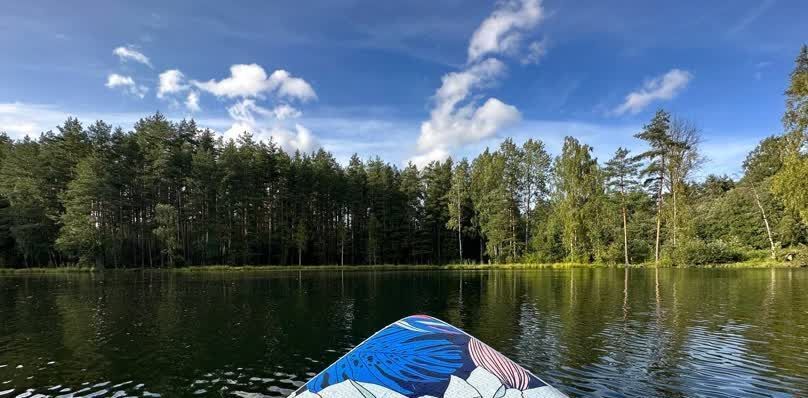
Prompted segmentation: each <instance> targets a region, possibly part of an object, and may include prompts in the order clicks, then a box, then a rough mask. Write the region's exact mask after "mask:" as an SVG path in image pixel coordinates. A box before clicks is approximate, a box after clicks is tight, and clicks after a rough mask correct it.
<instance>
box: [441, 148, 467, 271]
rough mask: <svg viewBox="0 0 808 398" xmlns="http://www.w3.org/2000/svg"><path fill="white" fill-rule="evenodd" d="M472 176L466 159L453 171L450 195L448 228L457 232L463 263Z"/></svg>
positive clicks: (460, 256)
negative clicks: (464, 235) (464, 234)
mask: <svg viewBox="0 0 808 398" xmlns="http://www.w3.org/2000/svg"><path fill="white" fill-rule="evenodd" d="M470 188H471V175H470V170H469V162H468V160H466V159H463V160H461V161H460V162H458V163H457V165H456V166H455V168H454V170H453V171H452V183H451V189H450V190H449V193H448V202H449V203H448V205H449V221H448V222H447V223H446V227H447V228H449V229H451V230H452V231H456V232H457V245H458V257H459V258H460V262H461V263H462V262H463V233H464V230H465V229H466V228H467V227H466V223H468V219H469V217H468V213H469V212H468V208H469V206H470V204H471V195H470V192H469V190H470Z"/></svg>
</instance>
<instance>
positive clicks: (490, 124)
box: [418, 58, 520, 153]
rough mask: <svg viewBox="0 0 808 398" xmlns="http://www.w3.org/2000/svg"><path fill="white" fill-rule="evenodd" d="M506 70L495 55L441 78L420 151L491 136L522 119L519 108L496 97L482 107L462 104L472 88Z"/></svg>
mask: <svg viewBox="0 0 808 398" xmlns="http://www.w3.org/2000/svg"><path fill="white" fill-rule="evenodd" d="M504 71H505V65H504V64H503V63H502V62H500V61H498V60H496V59H493V58H489V59H486V60H485V61H483V62H481V63H479V64H476V65H473V66H471V67H470V68H468V69H466V70H464V71H461V72H452V73H449V74H447V75H445V76H444V77H443V79H442V81H443V84H442V85H441V87H440V88H439V89H438V91H437V92H436V93H435V108H434V109H433V110H432V112H431V115H430V116H431V117H430V119H429V120H428V121H426V122H424V123H423V124H421V135H420V136H419V137H418V150H419V151H421V152H430V151H435V150H436V149H437V148H442V149H443V150H444V151H445V150H446V148H447V147H453V146H459V145H463V144H466V143H470V142H474V141H478V140H480V139H483V138H487V137H490V136H491V135H493V134H494V133H496V131H497V130H499V129H500V128H501V127H503V126H505V125H507V124H510V123H512V122H515V121H517V120H519V117H520V116H519V111H518V110H517V109H516V108H515V107H513V106H511V105H507V104H505V103H503V102H502V101H500V100H498V99H496V98H489V99H488V100H487V101H485V103H484V104H483V105H482V106H479V107H478V106H476V104H475V103H473V102H472V103H468V104H465V105H463V104H462V103H463V101H464V100H466V99H467V98H468V97H469V96H470V95H471V93H472V90H474V89H477V88H481V87H486V86H488V85H490V84H492V83H493V82H494V81H495V80H496V79H497V78H499V77H500V76H501V75H502V74H503V73H504ZM435 153H438V152H435Z"/></svg>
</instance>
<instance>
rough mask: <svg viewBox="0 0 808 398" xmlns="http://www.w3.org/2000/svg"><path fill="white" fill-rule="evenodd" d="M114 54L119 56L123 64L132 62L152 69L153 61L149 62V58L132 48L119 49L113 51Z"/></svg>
mask: <svg viewBox="0 0 808 398" xmlns="http://www.w3.org/2000/svg"><path fill="white" fill-rule="evenodd" d="M112 53H113V54H115V55H117V56H118V58H120V60H121V62H126V61H127V60H132V61H135V62H138V63H141V64H143V65H146V66H148V67H150V68H151V67H152V64H151V61H150V60H149V57H147V56H146V55H145V54H143V53H142V52H140V51H138V50H136V49H134V48H132V47H131V46H127V47H123V46H121V47H118V48H116V49H114V50H112Z"/></svg>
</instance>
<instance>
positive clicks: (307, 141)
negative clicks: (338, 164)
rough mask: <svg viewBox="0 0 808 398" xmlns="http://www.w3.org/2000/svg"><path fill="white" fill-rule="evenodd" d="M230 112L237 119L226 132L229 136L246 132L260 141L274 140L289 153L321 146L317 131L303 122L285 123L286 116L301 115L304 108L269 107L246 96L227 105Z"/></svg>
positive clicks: (236, 135) (233, 136)
mask: <svg viewBox="0 0 808 398" xmlns="http://www.w3.org/2000/svg"><path fill="white" fill-rule="evenodd" d="M227 113H228V114H229V115H230V117H231V118H232V119H233V125H232V126H231V127H230V128H229V129H227V131H225V133H224V134H225V137H228V138H236V137H238V136H239V134H241V133H243V132H245V131H246V132H249V133H252V134H253V135H254V136H255V137H256V138H257V139H259V140H264V141H268V140H270V139H271V140H272V141H273V142H275V143H276V144H278V145H279V146H280V147H281V148H283V149H284V150H285V151H287V152H294V151H296V150H299V151H301V152H311V151H312V150H314V149H317V148H318V147H319V146H320V144H319V142H318V140H317V138H316V137H315V136H314V134H312V132H311V131H310V130H309V129H307V128H306V127H304V126H303V125H301V124H299V123H295V124H294V125H293V126H287V125H284V124H283V123H281V121H283V120H284V119H287V118H291V117H298V116H300V111H298V110H297V109H295V108H292V107H291V106H288V105H279V106H277V107H275V108H273V109H268V108H265V107H263V106H260V105H258V104H257V103H256V102H255V100H253V99H243V100H241V101H239V102H237V103H235V104H233V105H232V106H230V107H229V108H227Z"/></svg>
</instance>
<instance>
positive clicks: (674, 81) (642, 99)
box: [614, 69, 693, 115]
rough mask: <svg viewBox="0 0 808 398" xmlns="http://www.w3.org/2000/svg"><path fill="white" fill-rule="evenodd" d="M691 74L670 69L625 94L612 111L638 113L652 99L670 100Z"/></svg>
mask: <svg viewBox="0 0 808 398" xmlns="http://www.w3.org/2000/svg"><path fill="white" fill-rule="evenodd" d="M692 79H693V74H691V73H690V72H688V71H684V70H681V69H671V70H670V71H668V73H665V74H664V75H662V76H658V77H655V78H653V79H651V80H648V81H646V82H645V84H643V86H642V88H640V89H639V90H636V91H632V92H631V93H629V94H628V95H626V99H625V101H623V103H622V104H621V105H620V106H618V107H617V108H616V109H615V110H614V113H615V114H617V115H623V114H625V113H632V114H634V113H638V112H640V111H641V110H643V109H645V107H646V106H648V105H649V104H651V103H652V102H654V101H660V100H670V99H672V98H673V97H675V96H676V95H678V94H679V93H680V92H682V90H684V88H685V87H687V84H688V83H690V80H692Z"/></svg>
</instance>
